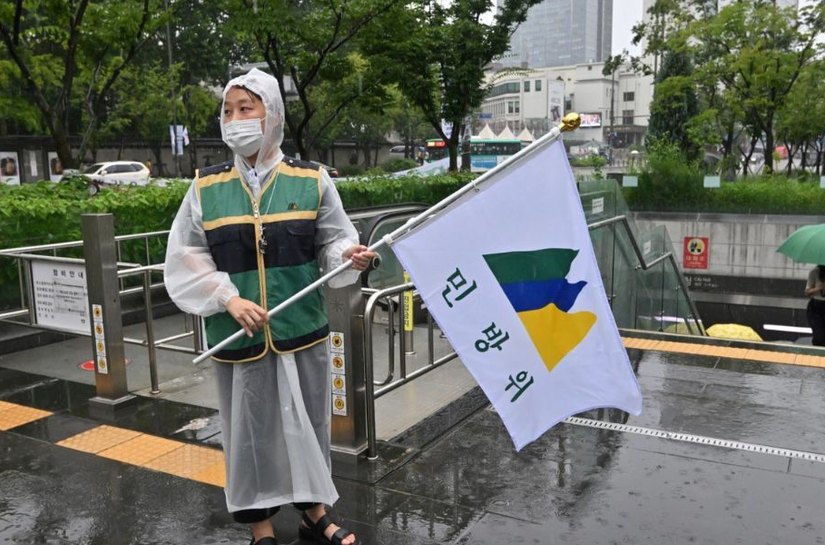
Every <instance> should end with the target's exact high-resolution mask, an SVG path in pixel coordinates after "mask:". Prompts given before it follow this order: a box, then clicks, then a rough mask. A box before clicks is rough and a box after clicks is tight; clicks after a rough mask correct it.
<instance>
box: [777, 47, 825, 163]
mask: <svg viewBox="0 0 825 545" xmlns="http://www.w3.org/2000/svg"><path fill="white" fill-rule="evenodd" d="M824 79H825V60H822V59H819V60H817V61H816V62H815V63H813V64H811V65H810V66H808V67H806V68H805V70H804V71H803V72H802V74H800V76H799V81H798V82H797V84H796V85H795V86H794V89H793V91H791V93H790V94H789V95H788V98H787V100H786V101H785V103H784V104H783V106H782V108H781V109H780V111H779V114H778V116H777V123H776V132H777V135H778V137H779V138H780V139H781V140H782V142H783V143H784V144H785V146H786V147H787V148H788V167H787V168H788V174H789V175H790V174H791V169H792V167H793V163H794V160H793V158H794V155H796V151H797V150H798V151H799V152H800V156H801V164H800V168H801V169H802V170H803V171H804V170H805V169H806V167H807V166H808V161H807V159H808V156H809V152H811V153H813V155H814V156H815V163H814V165H813V166H814V167H815V169H816V174H817V175H820V174H821V173H822V152H823V143H825V142H824V140H825V89H823V87H822V81H823V80H824Z"/></svg>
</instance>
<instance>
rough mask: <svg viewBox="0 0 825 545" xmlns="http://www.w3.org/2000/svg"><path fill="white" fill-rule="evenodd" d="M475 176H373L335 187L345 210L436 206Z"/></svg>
mask: <svg viewBox="0 0 825 545" xmlns="http://www.w3.org/2000/svg"><path fill="white" fill-rule="evenodd" d="M475 177H476V175H475V174H469V173H452V174H444V175H439V176H428V177H426V178H425V177H421V176H399V177H397V178H396V177H392V176H388V175H385V176H372V177H369V178H362V179H357V180H345V181H342V182H339V183H337V184H336V187H337V188H338V192H339V193H340V194H341V200H342V201H343V203H344V207H345V208H348V209H349V208H362V207H367V206H377V205H381V204H388V203H403V202H420V203H427V204H435V203H437V202H438V201H440V200H441V199H443V198H445V197H447V196H448V195H450V194H451V193H453V192H454V191H456V190H457V189H459V188H460V187H462V186H463V185H465V184H466V183H467V182H469V181H470V180H472V179H473V178H475Z"/></svg>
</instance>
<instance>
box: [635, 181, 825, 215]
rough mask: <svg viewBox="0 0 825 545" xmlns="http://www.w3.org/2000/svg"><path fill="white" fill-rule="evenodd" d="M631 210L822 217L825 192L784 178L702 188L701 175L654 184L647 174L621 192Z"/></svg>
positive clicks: (813, 183)
mask: <svg viewBox="0 0 825 545" xmlns="http://www.w3.org/2000/svg"><path fill="white" fill-rule="evenodd" d="M623 193H624V196H625V200H626V201H627V204H628V206H629V207H630V209H631V210H650V211H657V212H716V213H727V214H794V215H816V216H819V215H823V214H825V189H821V188H820V187H819V181H818V180H816V181H814V180H811V179H796V178H787V177H785V176H772V177H753V178H745V179H740V180H737V181H734V182H725V181H723V182H722V185H721V187H719V188H715V189H711V188H705V187H703V175H702V174H700V173H697V174H693V175H683V176H676V177H673V178H671V179H670V180H669V182H664V181H662V182H660V183H656V181H655V176H653V175H651V174H650V173H641V174H640V175H639V186H638V187H636V188H626V189H624V190H623Z"/></svg>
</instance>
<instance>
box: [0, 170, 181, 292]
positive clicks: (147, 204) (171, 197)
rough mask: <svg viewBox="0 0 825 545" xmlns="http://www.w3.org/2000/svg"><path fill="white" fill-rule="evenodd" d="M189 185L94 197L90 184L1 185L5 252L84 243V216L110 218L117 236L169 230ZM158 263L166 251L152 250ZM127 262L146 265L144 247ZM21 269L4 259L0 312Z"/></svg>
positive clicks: (127, 254) (127, 255)
mask: <svg viewBox="0 0 825 545" xmlns="http://www.w3.org/2000/svg"><path fill="white" fill-rule="evenodd" d="M188 188H189V182H183V181H178V182H170V183H169V184H168V185H167V186H166V187H159V186H154V185H149V186H144V187H140V186H135V187H131V186H122V187H117V188H113V189H107V190H104V191H101V192H100V193H99V194H98V195H97V196H95V197H91V196H90V195H89V192H88V189H87V187H86V183H85V182H84V181H83V180H82V179H80V178H76V179H74V180H70V181H68V182H65V183H64V182H61V183H58V184H55V183H52V182H47V181H41V182H37V183H34V184H23V185H21V186H5V185H0V232H2V233H3V237H2V239H0V248H18V247H21V246H33V245H39V244H53V243H56V242H67V241H73V240H81V238H82V237H81V228H80V221H81V220H80V216H81V214H87V213H111V214H113V215H114V219H115V233H116V234H118V235H125V234H131V233H145V232H150V231H162V230H166V229H169V228H170V227H171V225H172V220H173V219H174V217H175V214H176V213H177V210H178V207H179V206H180V203H181V201H182V200H183V196H184V194H185V193H186V191H187V190H188ZM150 251H151V252H153V254H154V255H153V256H152V259H153V260H154V262H158V261H160V260H162V256H163V251H164V248H163V247H162V245H161V244H160V242H159V241H158V242H157V243H156V244H155V246H154V247H153V248H151V249H150ZM122 258H123V260H125V261H130V262H139V263H143V262H145V261H146V259H145V250H144V247H143V243H142V242H141V243H139V244H138V243H135V244H134V245H133V246H131V247H130V246H129V245H126V246H125V247H124V248H123V256H122ZM17 285H18V279H17V265H16V264H15V263H13V262H12V261H11V260H9V259H2V260H0V307H2V306H5V305H6V304H7V303H4V302H6V301H9V300H11V299H13V298H15V297H16V295H17V291H18V288H17Z"/></svg>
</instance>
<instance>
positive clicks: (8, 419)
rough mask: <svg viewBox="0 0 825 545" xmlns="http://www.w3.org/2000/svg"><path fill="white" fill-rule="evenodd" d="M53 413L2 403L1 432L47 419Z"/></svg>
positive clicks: (0, 406) (0, 413)
mask: <svg viewBox="0 0 825 545" xmlns="http://www.w3.org/2000/svg"><path fill="white" fill-rule="evenodd" d="M51 414H52V413H50V412H49V411H43V410H40V409H33V408H31V407H26V406H25V405H18V404H17V403H9V402H7V401H0V430H3V431H6V430H10V429H12V428H16V427H17V426H22V425H23V424H28V423H29V422H34V421H35V420H40V419H41V418H46V417H47V416H50V415H51Z"/></svg>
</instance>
